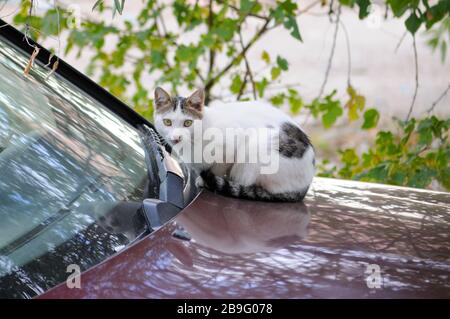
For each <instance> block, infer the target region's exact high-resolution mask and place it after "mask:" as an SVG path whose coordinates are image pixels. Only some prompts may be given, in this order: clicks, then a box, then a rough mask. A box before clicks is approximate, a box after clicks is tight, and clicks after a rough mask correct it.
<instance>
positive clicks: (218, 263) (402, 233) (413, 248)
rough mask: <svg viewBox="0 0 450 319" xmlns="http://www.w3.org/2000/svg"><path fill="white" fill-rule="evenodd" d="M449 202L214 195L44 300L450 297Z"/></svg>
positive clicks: (313, 192)
mask: <svg viewBox="0 0 450 319" xmlns="http://www.w3.org/2000/svg"><path fill="white" fill-rule="evenodd" d="M449 233H450V194H448V193H440V192H431V191H426V190H416V189H410V188H402V187H393V186H386V185H378V184H369V183H362V182H353V181H343V180H334V179H325V178H315V180H314V182H313V184H312V186H311V189H310V191H309V194H308V195H307V197H306V199H305V201H304V203H267V202H255V201H248V200H240V199H234V198H229V197H224V196H221V195H218V194H214V193H211V192H209V191H204V192H202V194H200V195H199V196H198V198H197V199H196V200H194V201H193V202H192V203H191V204H190V205H189V206H188V207H187V208H185V209H184V210H183V211H182V212H181V213H180V214H179V215H178V216H177V217H176V218H175V219H174V220H172V221H170V222H169V223H168V224H167V225H166V226H165V227H163V228H161V229H159V230H158V231H156V232H154V233H152V234H151V235H149V236H148V237H146V238H145V239H143V240H142V241H140V242H138V243H136V244H135V245H133V246H132V247H129V248H128V249H126V250H124V251H123V252H121V253H120V254H118V255H116V256H114V257H112V258H110V259H109V260H107V261H105V262H103V263H102V264H100V265H98V266H96V267H94V268H93V269H90V270H89V271H87V272H85V273H83V274H82V275H81V288H80V289H77V288H74V289H69V288H68V287H67V286H66V284H65V283H63V284H61V285H59V286H58V287H56V288H54V289H51V290H50V291H48V292H47V293H45V294H43V295H41V298H432V297H437V298H449V297H450V263H449V262H450V254H449Z"/></svg>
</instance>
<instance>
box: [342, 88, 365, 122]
mask: <svg viewBox="0 0 450 319" xmlns="http://www.w3.org/2000/svg"><path fill="white" fill-rule="evenodd" d="M347 93H348V95H349V96H350V99H349V100H348V101H347V103H346V104H345V107H346V108H347V109H348V118H349V120H350V121H355V120H357V119H358V118H359V114H358V112H359V111H362V110H363V109H364V107H365V106H366V98H365V97H364V96H362V95H359V94H358V93H357V92H356V90H355V89H354V88H353V87H352V86H348V87H347Z"/></svg>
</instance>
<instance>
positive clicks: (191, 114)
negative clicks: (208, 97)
mask: <svg viewBox="0 0 450 319" xmlns="http://www.w3.org/2000/svg"><path fill="white" fill-rule="evenodd" d="M204 103H205V93H204V90H203V89H198V90H197V91H195V92H194V93H192V94H191V96H189V97H187V98H186V97H180V96H176V97H172V96H170V95H169V94H168V93H167V92H166V91H164V90H163V89H162V88H160V87H157V88H156V89H155V99H154V110H155V111H154V123H155V127H156V129H157V130H158V131H159V132H160V133H161V134H162V135H163V136H164V137H165V138H166V140H167V141H168V142H169V143H171V144H172V145H175V144H178V143H180V142H187V139H190V138H192V137H193V136H194V125H195V124H197V122H198V121H201V120H202V118H203V108H204Z"/></svg>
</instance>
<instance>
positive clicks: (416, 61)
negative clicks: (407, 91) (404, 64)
mask: <svg viewBox="0 0 450 319" xmlns="http://www.w3.org/2000/svg"><path fill="white" fill-rule="evenodd" d="M413 49H414V67H415V71H416V75H415V82H416V86H415V88H414V95H413V99H412V101H411V106H410V107H409V111H408V115H407V116H406V121H408V120H409V117H410V116H411V113H412V111H413V108H414V104H415V103H416V97H417V92H418V91H419V59H418V57H417V46H416V36H415V35H413Z"/></svg>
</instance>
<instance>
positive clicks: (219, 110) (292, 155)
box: [154, 87, 315, 202]
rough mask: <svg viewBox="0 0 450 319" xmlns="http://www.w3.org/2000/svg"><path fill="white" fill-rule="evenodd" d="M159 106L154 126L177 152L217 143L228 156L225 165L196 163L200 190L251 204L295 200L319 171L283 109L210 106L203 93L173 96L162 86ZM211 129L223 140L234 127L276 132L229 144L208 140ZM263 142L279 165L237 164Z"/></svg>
mask: <svg viewBox="0 0 450 319" xmlns="http://www.w3.org/2000/svg"><path fill="white" fill-rule="evenodd" d="M154 107H155V112H154V124H155V127H156V129H157V130H158V131H159V132H160V133H161V134H162V135H163V136H164V138H165V139H166V140H167V141H168V142H169V143H170V144H171V145H172V146H174V149H177V148H180V146H190V147H194V146H195V145H202V146H203V147H206V145H207V144H208V143H209V146H208V147H211V143H214V144H215V145H213V146H214V147H215V149H221V150H222V149H223V150H224V153H226V154H227V156H226V159H225V160H223V161H215V162H211V161H208V160H205V159H204V158H202V160H201V163H195V164H194V165H196V168H197V169H198V170H199V171H200V176H201V177H199V179H198V180H197V181H196V183H197V185H198V186H201V187H206V188H208V189H210V190H212V191H217V192H218V193H221V194H224V195H228V196H232V197H237V198H244V199H251V200H262V201H281V202H295V201H301V200H303V198H304V197H305V195H306V193H307V191H308V188H309V186H310V184H311V182H312V179H313V176H314V172H315V153H314V148H313V146H312V144H311V142H310V140H309V138H308V136H307V135H306V134H305V133H304V132H303V130H302V129H301V128H300V127H299V126H298V124H296V123H295V122H294V121H293V120H292V119H291V118H290V117H289V116H288V115H287V114H285V113H284V112H282V111H281V110H279V109H277V108H274V107H272V106H271V105H270V104H268V103H266V102H262V101H249V102H233V103H222V104H217V105H214V106H212V107H206V106H205V105H204V91H203V90H202V89H199V90H197V91H195V92H194V93H193V94H192V95H191V96H189V97H179V96H176V97H172V96H170V95H169V94H168V93H167V92H166V91H164V90H163V89H162V88H160V87H158V88H156V89H155V99H154ZM196 125H197V127H199V126H198V125H201V126H200V127H201V130H202V132H203V133H204V134H194V128H195V127H196ZM208 129H214V130H215V131H217V130H219V132H222V133H223V136H226V134H227V132H228V130H230V129H234V132H240V131H242V132H245V130H248V129H256V130H258V129H266V130H270V132H271V133H270V134H268V135H267V137H265V139H264V140H261V137H258V138H256V137H255V138H253V137H250V138H249V137H248V136H246V137H243V138H241V139H240V138H239V136H238V139H237V143H236V140H233V143H230V141H229V140H228V139H217V140H213V141H210V140H207V139H206V138H205V136H206V135H207V134H205V132H207V131H208ZM243 134H244V133H243ZM243 141H245V142H243ZM261 144H264V145H263V146H261V147H263V148H265V147H267V146H268V147H267V150H268V152H270V157H269V158H270V160H271V161H274V163H263V162H262V161H256V162H242V161H238V160H237V156H236V155H235V154H238V153H239V152H244V153H245V152H247V153H248V150H247V149H248V147H249V145H250V146H251V145H254V146H260V145H261ZM244 148H245V149H244ZM225 150H226V151H225ZM230 150H231V153H232V154H234V155H232V156H231V157H230V156H228V154H229V151H230ZM247 155H248V154H247ZM203 156H204V155H203ZM190 160H191V159H186V160H185V161H186V162H189V161H190ZM258 160H259V159H258ZM275 160H276V163H275ZM270 164H276V168H277V169H276V171H274V172H271V173H267V172H266V173H264V167H267V165H270ZM274 167H275V166H274Z"/></svg>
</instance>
